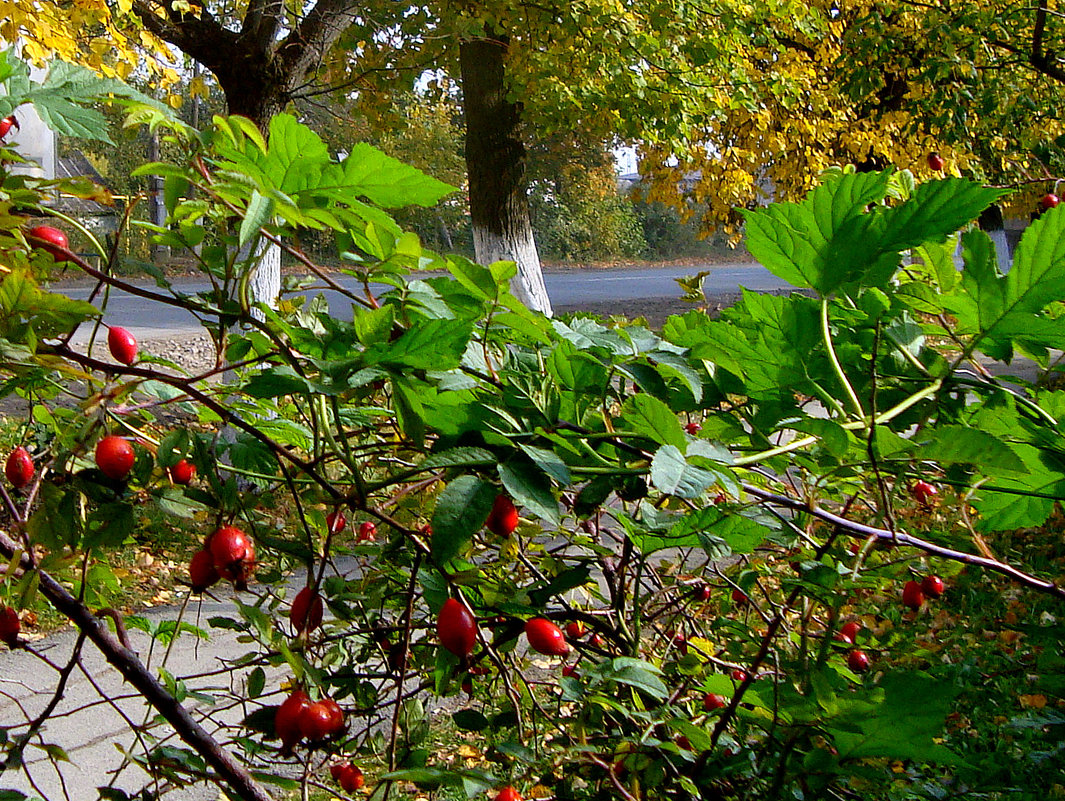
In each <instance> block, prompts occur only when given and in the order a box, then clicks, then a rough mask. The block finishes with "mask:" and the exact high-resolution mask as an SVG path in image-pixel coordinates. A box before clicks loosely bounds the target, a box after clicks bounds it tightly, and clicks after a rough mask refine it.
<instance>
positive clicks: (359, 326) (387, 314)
mask: <svg viewBox="0 0 1065 801" xmlns="http://www.w3.org/2000/svg"><path fill="white" fill-rule="evenodd" d="M395 318H396V314H395V310H394V309H393V307H392V306H382V307H381V308H379V309H359V310H358V311H356V312H355V320H354V327H355V336H357V337H358V338H359V342H361V343H362V344H363V345H372V344H374V343H378V342H387V341H388V339H389V337H390V336H391V335H392V326H393V325H394V323H395Z"/></svg>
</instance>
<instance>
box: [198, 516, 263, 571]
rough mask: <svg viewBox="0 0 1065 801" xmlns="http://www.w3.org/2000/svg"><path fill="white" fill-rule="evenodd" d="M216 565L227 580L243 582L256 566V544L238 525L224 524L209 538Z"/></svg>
mask: <svg viewBox="0 0 1065 801" xmlns="http://www.w3.org/2000/svg"><path fill="white" fill-rule="evenodd" d="M208 547H209V548H210V551H211V556H212V557H213V558H214V567H215V570H217V571H218V575H220V576H221V577H222V578H224V579H226V580H227V581H236V582H243V581H245V580H246V579H247V577H248V575H249V574H250V572H251V570H252V568H253V567H254V566H255V544H254V543H253V542H252V541H251V537H249V536H248V535H247V534H245V533H244V532H243V531H241V530H240V529H239V528H237V527H236V526H222V527H221V528H219V529H218V530H216V531H215V532H214V533H213V534H212V535H211V536H210V538H209V540H208Z"/></svg>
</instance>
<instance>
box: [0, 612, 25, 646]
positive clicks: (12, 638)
mask: <svg viewBox="0 0 1065 801" xmlns="http://www.w3.org/2000/svg"><path fill="white" fill-rule="evenodd" d="M20 631H22V621H20V620H19V617H18V610H16V609H14V608H13V607H10V606H0V642H4V643H7V646H8V647H9V648H14V647H15V646H17V645H18V635H19V632H20Z"/></svg>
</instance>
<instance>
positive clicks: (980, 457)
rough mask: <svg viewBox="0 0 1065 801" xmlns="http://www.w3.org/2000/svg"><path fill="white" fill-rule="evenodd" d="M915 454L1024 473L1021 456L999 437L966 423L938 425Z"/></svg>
mask: <svg viewBox="0 0 1065 801" xmlns="http://www.w3.org/2000/svg"><path fill="white" fill-rule="evenodd" d="M917 453H918V458H926V459H931V460H934V461H937V462H942V463H955V464H971V465H975V466H976V468H977V470H979V471H980V472H982V473H984V474H986V475H999V474H1002V473H1006V474H1012V473H1023V472H1025V471H1026V468H1025V466H1024V463H1023V462H1022V461H1021V459H1020V457H1019V456H1017V454H1016V453H1014V451H1013V449H1012V448H1011V447H1010V446H1009V445H1008V444H1006V443H1005V442H1003V441H1002V439H1001V438H1000V437H997V436H995V435H993V434H989V433H988V432H986V431H982V430H980V429H977V428H969V427H967V426H951V425H948V426H941V427H939V428H936V429H934V430H933V431H932V435H931V436H930V437H929V439H928V440H926V441H925V442H923V443H922V444H921V447H920V448H919V449H918V452H917Z"/></svg>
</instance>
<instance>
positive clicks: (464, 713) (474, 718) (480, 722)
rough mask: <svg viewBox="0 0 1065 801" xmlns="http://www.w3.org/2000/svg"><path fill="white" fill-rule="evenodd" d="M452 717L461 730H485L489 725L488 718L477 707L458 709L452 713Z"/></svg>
mask: <svg viewBox="0 0 1065 801" xmlns="http://www.w3.org/2000/svg"><path fill="white" fill-rule="evenodd" d="M451 719H452V720H453V721H455V726H456V727H457V728H459V729H460V730H461V731H484V730H485V729H487V728H488V726H489V721H488V718H486V717H485V716H484V714H483V713H481V712H478V711H477V710H476V709H458V710H456V711H454V712H452V713H451Z"/></svg>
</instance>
